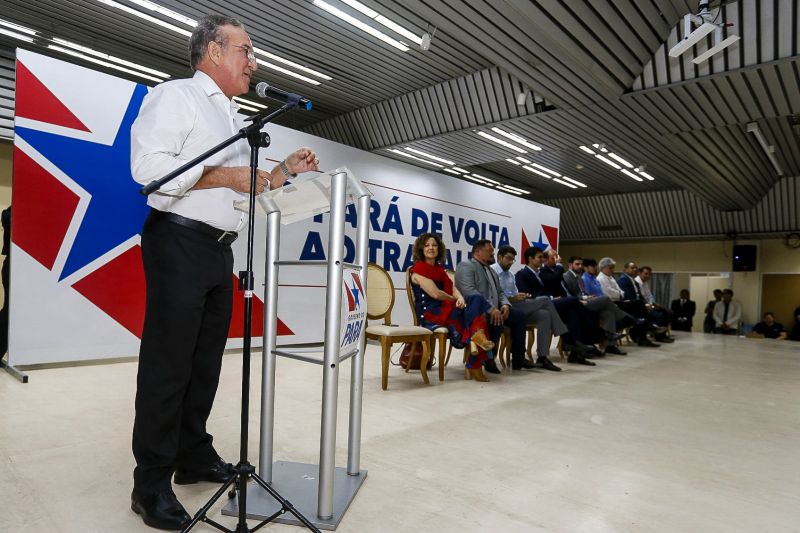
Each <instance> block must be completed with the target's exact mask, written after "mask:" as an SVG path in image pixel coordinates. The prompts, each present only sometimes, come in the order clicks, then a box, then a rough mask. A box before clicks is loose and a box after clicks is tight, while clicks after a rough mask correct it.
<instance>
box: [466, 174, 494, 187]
mask: <svg viewBox="0 0 800 533" xmlns="http://www.w3.org/2000/svg"><path fill="white" fill-rule="evenodd" d="M462 177H464V178H467V179H468V180H472V181H474V182H477V183H480V184H481V185H486V186H487V187H494V185H492V184H491V183H489V182H487V181H484V180H482V179H480V178H476V177H474V176H469V175H467V176H462Z"/></svg>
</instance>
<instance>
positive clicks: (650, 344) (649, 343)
mask: <svg viewBox="0 0 800 533" xmlns="http://www.w3.org/2000/svg"><path fill="white" fill-rule="evenodd" d="M639 346H644V347H645V348H658V347H659V346H661V345H660V344H656V343H654V342H653V341H651V340H650V339H642V340H640V341H639Z"/></svg>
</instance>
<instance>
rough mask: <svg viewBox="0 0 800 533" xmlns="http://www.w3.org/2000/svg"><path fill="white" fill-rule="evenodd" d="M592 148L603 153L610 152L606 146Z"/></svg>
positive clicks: (596, 145) (595, 145)
mask: <svg viewBox="0 0 800 533" xmlns="http://www.w3.org/2000/svg"><path fill="white" fill-rule="evenodd" d="M592 146H593V147H595V148H597V149H598V150H600V151H601V152H603V153H606V152H608V148H606V145H605V144H593V145H592Z"/></svg>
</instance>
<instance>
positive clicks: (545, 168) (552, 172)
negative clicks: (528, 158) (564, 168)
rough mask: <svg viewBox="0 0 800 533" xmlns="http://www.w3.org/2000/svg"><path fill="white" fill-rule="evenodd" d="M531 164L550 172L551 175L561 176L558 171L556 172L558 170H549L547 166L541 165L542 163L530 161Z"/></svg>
mask: <svg viewBox="0 0 800 533" xmlns="http://www.w3.org/2000/svg"><path fill="white" fill-rule="evenodd" d="M531 166H532V167H535V168H538V169H539V170H544V171H545V172H548V173H550V174H552V175H553V176H555V177H557V178H560V177H561V174H559V173H558V172H556V171H555V170H550V169H549V168H547V167H543V166H542V165H538V164H536V163H531Z"/></svg>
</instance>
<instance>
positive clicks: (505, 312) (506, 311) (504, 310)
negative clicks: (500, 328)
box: [500, 304, 511, 320]
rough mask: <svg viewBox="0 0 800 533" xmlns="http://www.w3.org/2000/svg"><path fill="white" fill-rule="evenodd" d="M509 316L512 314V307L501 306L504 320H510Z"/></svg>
mask: <svg viewBox="0 0 800 533" xmlns="http://www.w3.org/2000/svg"><path fill="white" fill-rule="evenodd" d="M509 314H511V306H510V305H508V304H506V305H501V306H500V315H501V316H502V317H503V320H505V319H506V318H508V315H509Z"/></svg>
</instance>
